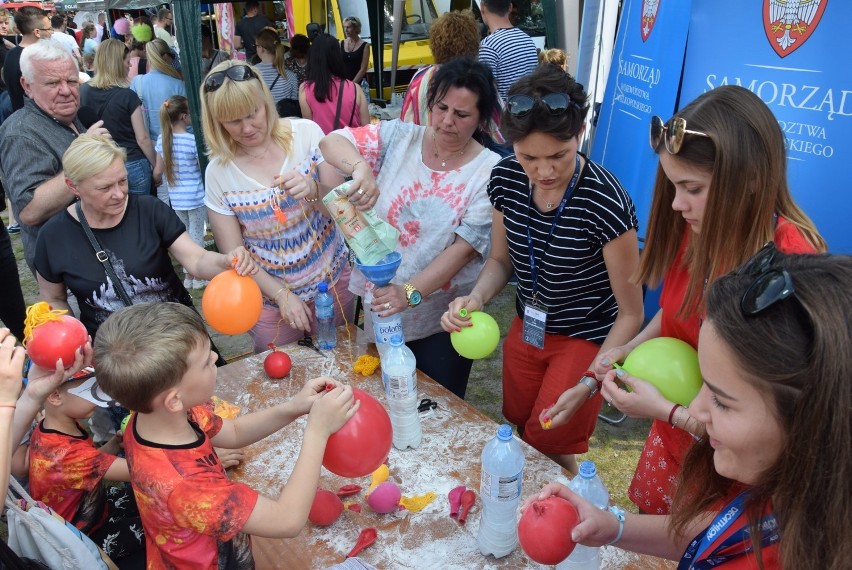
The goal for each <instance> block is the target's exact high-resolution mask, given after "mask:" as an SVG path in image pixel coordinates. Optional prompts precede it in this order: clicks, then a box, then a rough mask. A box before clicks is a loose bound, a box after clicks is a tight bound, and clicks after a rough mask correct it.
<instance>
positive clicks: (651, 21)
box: [591, 0, 691, 236]
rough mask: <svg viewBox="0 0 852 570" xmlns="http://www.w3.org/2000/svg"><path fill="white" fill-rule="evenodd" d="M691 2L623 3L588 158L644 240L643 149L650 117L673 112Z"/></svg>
mask: <svg viewBox="0 0 852 570" xmlns="http://www.w3.org/2000/svg"><path fill="white" fill-rule="evenodd" d="M690 10H691V2H690V1H688V0H684V1H681V0H626V1H625V3H624V6H623V7H622V10H621V19H620V21H619V24H618V36H617V37H616V40H615V48H614V51H613V57H612V67H611V68H610V73H609V78H608V80H607V84H606V94H605V96H604V99H603V105H602V107H601V110H600V115H599V117H598V124H597V128H596V129H595V134H594V140H593V141H592V152H591V158H592V160H594V161H595V162H598V163H599V164H602V165H603V166H605V167H606V168H607V169H609V170H610V171H612V172H613V174H615V175H616V176H617V177H618V179H619V180H620V181H621V183H622V184H623V185H624V187H625V188H626V189H627V191H628V193H629V194H630V197H631V198H633V201H634V203H635V204H636V212H637V215H638V216H639V235H640V236H644V235H645V229H646V227H647V222H648V211H649V209H650V207H651V198H652V195H653V191H654V176H655V174H656V172H657V155H656V154H654V152H653V151H652V150H651V147H650V146H649V144H648V125H649V123H650V120H651V117H652V116H653V115H660V116H661V117H663V120H668V118H669V117H671V115H672V114H673V112H674V109H675V103H676V99H677V93H678V86H679V84H680V76H681V71H682V66H683V54H684V51H685V49H686V37H687V32H688V29H689V17H690Z"/></svg>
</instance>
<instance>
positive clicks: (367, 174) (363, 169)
mask: <svg viewBox="0 0 852 570" xmlns="http://www.w3.org/2000/svg"><path fill="white" fill-rule="evenodd" d="M351 176H352V181H351V182H350V183H349V193H348V196H349V201H350V202H352V203H353V204H354V205H355V207H356V208H357V209H359V210H361V211H364V210H369V209H370V208H372V207H373V206H374V205H375V204H376V200H378V199H379V185H378V184H377V183H376V178H375V176H373V170H372V169H371V168H370V165H369V164H367V163H366V162H364V161H363V160H359V161H357V162H356V163H355V168H354V170H352V174H351Z"/></svg>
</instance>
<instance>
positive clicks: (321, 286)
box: [318, 281, 328, 293]
mask: <svg viewBox="0 0 852 570" xmlns="http://www.w3.org/2000/svg"><path fill="white" fill-rule="evenodd" d="M318 288H319V292H320V293H328V283H326V282H325V281H320V284H319V285H318Z"/></svg>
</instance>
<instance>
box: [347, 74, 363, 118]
mask: <svg viewBox="0 0 852 570" xmlns="http://www.w3.org/2000/svg"><path fill="white" fill-rule="evenodd" d="M350 83H351V84H352V87H353V88H354V91H352V95H353V97H352V114H351V115H349V125H348V126H350V127H351V126H352V120H353V119H354V118H355V109H357V108H358V90H359V89H361V87H359V86H358V85H356V84H355V82H354V81H350ZM362 126H363V125H362Z"/></svg>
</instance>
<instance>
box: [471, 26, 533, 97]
mask: <svg viewBox="0 0 852 570" xmlns="http://www.w3.org/2000/svg"><path fill="white" fill-rule="evenodd" d="M479 61H480V62H482V63H484V64H485V65H487V66H488V67H490V68H491V71H492V72H493V73H494V79H496V80H497V92H498V93H499V94H500V98H501V99H503V100H504V101H505V100H506V95H507V94H508V92H509V87H511V86H512V85H513V84H514V83H515V81H517V80H518V79H520V78H521V77H523V76H524V75H526V74H527V73H530V72H531V71H532V70H533V69H535V68H536V66H537V65H538V52H537V51H536V47H535V42H534V41H533V39H532V38H531V37H529V36H528V35H527V34H526V33H524V32H523V31H521V30H519V29H518V28H503V29H500V30H495V31H494V32H493V33H491V34H489V35H487V36H485V38H484V39H483V40H482V42H480V44H479Z"/></svg>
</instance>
